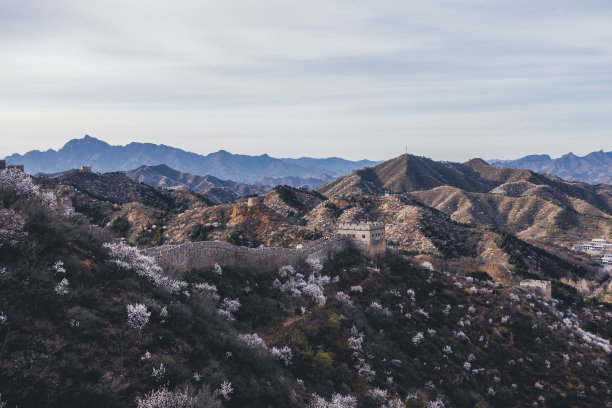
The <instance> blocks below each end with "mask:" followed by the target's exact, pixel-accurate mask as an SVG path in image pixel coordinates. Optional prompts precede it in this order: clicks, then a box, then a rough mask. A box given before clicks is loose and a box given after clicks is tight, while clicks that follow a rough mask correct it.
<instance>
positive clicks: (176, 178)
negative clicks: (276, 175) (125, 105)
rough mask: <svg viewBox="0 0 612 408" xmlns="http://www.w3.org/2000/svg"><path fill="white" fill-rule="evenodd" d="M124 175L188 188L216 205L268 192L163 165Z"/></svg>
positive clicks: (151, 183) (267, 188)
mask: <svg viewBox="0 0 612 408" xmlns="http://www.w3.org/2000/svg"><path fill="white" fill-rule="evenodd" d="M125 174H126V175H127V176H128V177H129V178H130V179H132V180H134V181H137V182H140V183H144V184H148V185H150V186H154V187H163V188H188V189H191V190H193V191H195V192H197V193H200V194H202V195H203V196H205V197H206V198H208V199H210V200H211V201H213V202H216V203H221V202H226V201H231V200H235V199H236V198H238V197H241V196H245V195H252V194H263V193H265V192H267V191H269V190H270V187H268V186H261V185H260V186H256V185H252V184H245V183H237V182H234V181H231V180H220V179H218V178H216V177H214V176H198V175H195V174H189V173H181V172H179V171H177V170H174V169H171V168H170V167H168V166H166V165H164V164H160V165H157V166H146V165H145V166H140V167H138V168H137V169H134V170H129V171H126V172H125Z"/></svg>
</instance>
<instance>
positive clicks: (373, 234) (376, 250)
mask: <svg viewBox="0 0 612 408" xmlns="http://www.w3.org/2000/svg"><path fill="white" fill-rule="evenodd" d="M337 234H338V235H342V236H343V237H347V238H349V239H350V240H351V241H353V242H354V243H355V244H357V246H358V247H360V248H361V249H364V250H365V252H366V253H367V254H368V255H378V254H384V253H385V251H386V250H387V244H386V242H385V224H383V223H382V222H358V223H355V222H343V223H340V225H339V226H338V231H337Z"/></svg>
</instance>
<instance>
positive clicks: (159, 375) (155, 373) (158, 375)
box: [151, 363, 166, 383]
mask: <svg viewBox="0 0 612 408" xmlns="http://www.w3.org/2000/svg"><path fill="white" fill-rule="evenodd" d="M165 375H166V367H164V363H159V367H158V368H155V367H153V370H152V371H151V377H153V378H154V379H155V381H157V382H158V383H160V382H162V381H163V380H164V376H165Z"/></svg>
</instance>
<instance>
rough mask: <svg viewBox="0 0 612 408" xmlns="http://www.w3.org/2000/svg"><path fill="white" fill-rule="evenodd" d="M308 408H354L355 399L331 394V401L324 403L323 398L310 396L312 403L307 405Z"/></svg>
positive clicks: (350, 396)
mask: <svg viewBox="0 0 612 408" xmlns="http://www.w3.org/2000/svg"><path fill="white" fill-rule="evenodd" d="M308 407H309V408H356V407H357V398H355V397H353V396H352V395H346V396H342V395H340V394H333V395H332V398H331V401H329V402H328V401H326V400H325V398H323V397H320V396H318V395H317V394H312V401H311V402H310V404H309V405H308Z"/></svg>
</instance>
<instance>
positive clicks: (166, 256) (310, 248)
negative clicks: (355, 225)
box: [141, 235, 347, 271]
mask: <svg viewBox="0 0 612 408" xmlns="http://www.w3.org/2000/svg"><path fill="white" fill-rule="evenodd" d="M346 247H347V241H346V239H344V238H343V237H341V236H339V235H332V236H330V237H327V238H320V239H318V240H316V241H313V242H309V243H308V244H304V245H303V246H302V248H279V247H260V248H248V247H240V246H235V245H231V244H228V243H227V242H219V241H200V242H189V243H185V244H181V245H163V246H160V247H154V248H147V249H143V250H142V251H141V253H143V254H145V255H147V256H150V257H152V258H154V259H155V260H156V261H157V263H158V264H159V265H160V266H162V267H164V268H167V269H172V270H177V271H181V270H189V269H198V268H212V267H213V266H214V265H215V264H219V265H221V266H222V267H223V266H227V267H237V266H240V267H253V268H259V269H277V268H280V267H281V266H283V265H291V264H294V265H295V264H297V263H299V262H303V261H305V260H306V259H307V258H315V259H318V260H320V261H321V262H323V261H325V260H327V259H329V258H330V257H331V256H333V255H334V254H336V253H338V252H341V251H342V250H344V249H345V248H346Z"/></svg>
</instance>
